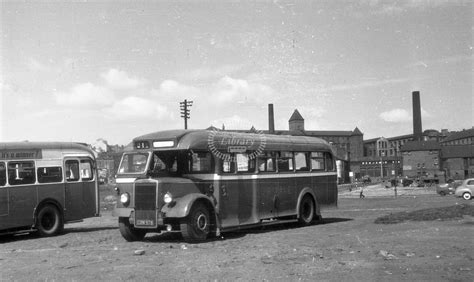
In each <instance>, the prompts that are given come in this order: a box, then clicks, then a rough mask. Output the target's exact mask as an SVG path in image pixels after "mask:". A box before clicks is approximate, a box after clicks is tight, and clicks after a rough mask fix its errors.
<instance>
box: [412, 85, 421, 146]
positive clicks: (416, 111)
mask: <svg viewBox="0 0 474 282" xmlns="http://www.w3.org/2000/svg"><path fill="white" fill-rule="evenodd" d="M412 99H413V140H414V141H422V138H423V136H422V135H423V132H422V128H421V105H420V92H419V91H413V92H412Z"/></svg>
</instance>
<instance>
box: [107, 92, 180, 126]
mask: <svg viewBox="0 0 474 282" xmlns="http://www.w3.org/2000/svg"><path fill="white" fill-rule="evenodd" d="M105 112H106V114H107V115H108V116H109V117H110V118H112V119H116V120H131V119H154V120H162V119H169V118H170V117H172V114H171V113H170V112H169V111H168V109H167V107H165V106H163V105H160V104H159V103H157V102H156V101H153V100H150V99H146V98H142V97H135V96H130V97H127V98H125V99H123V100H120V101H117V102H115V103H114V104H113V105H112V107H110V108H108V109H106V110H105Z"/></svg>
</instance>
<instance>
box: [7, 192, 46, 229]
mask: <svg viewBox="0 0 474 282" xmlns="http://www.w3.org/2000/svg"><path fill="white" fill-rule="evenodd" d="M9 196H10V210H9V213H10V216H9V217H8V220H7V223H6V225H7V226H5V228H13V227H23V226H32V225H33V223H34V222H33V211H34V209H35V207H36V204H37V202H38V199H37V193H36V189H34V187H33V186H31V185H27V186H21V185H19V186H10V187H9Z"/></svg>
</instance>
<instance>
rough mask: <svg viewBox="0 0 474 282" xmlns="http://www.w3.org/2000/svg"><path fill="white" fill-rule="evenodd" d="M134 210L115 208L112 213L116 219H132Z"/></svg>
mask: <svg viewBox="0 0 474 282" xmlns="http://www.w3.org/2000/svg"><path fill="white" fill-rule="evenodd" d="M132 211H133V209H132V208H118V209H117V208H115V209H114V210H113V212H112V215H113V216H115V217H127V218H128V217H130V214H132Z"/></svg>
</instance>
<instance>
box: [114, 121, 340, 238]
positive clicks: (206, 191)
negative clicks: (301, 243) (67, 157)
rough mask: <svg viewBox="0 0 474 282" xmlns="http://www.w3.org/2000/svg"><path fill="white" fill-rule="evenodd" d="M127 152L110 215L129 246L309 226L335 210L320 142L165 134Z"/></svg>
mask: <svg viewBox="0 0 474 282" xmlns="http://www.w3.org/2000/svg"><path fill="white" fill-rule="evenodd" d="M133 147H134V148H133V150H132V151H127V152H124V154H123V156H122V160H121V162H120V165H119V168H118V171H117V175H116V183H117V187H116V191H117V193H118V194H119V195H120V201H118V202H117V206H116V208H115V210H114V215H115V216H117V217H118V221H119V229H120V232H121V234H122V236H123V237H124V238H125V239H126V240H128V241H135V240H141V239H143V238H144V236H145V235H146V233H148V232H161V231H163V230H167V231H180V232H181V233H182V235H183V238H184V239H185V240H186V241H191V242H196V241H202V240H205V239H206V238H207V237H208V235H210V234H219V233H220V232H224V231H228V230H233V229H241V228H247V227H252V226H258V225H264V224H271V223H275V222H282V221H290V220H291V221H296V220H297V221H299V222H300V223H301V224H303V225H308V224H310V223H311V222H312V221H313V220H314V219H318V220H320V219H321V212H320V210H321V208H323V207H328V206H333V207H335V206H337V173H336V167H335V160H334V156H333V152H332V149H331V146H330V145H329V144H328V143H327V142H326V141H324V140H322V139H319V138H313V137H304V136H281V135H267V134H259V133H236V132H230V131H216V130H214V131H213V130H170V131H162V132H156V133H151V134H148V135H144V136H140V137H137V138H135V139H134V140H133Z"/></svg>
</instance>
